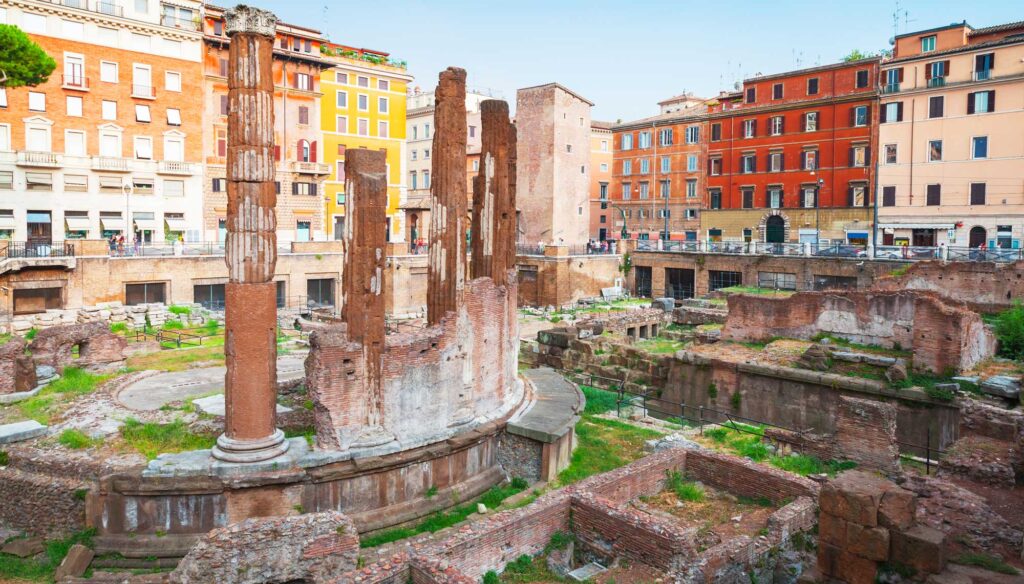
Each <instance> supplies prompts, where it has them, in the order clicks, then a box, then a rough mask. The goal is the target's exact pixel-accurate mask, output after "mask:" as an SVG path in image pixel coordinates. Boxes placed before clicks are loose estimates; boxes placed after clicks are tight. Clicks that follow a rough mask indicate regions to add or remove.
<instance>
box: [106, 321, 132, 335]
mask: <svg viewBox="0 0 1024 584" xmlns="http://www.w3.org/2000/svg"><path fill="white" fill-rule="evenodd" d="M110 332H112V333H114V334H120V333H126V332H128V323H126V322H112V323H110Z"/></svg>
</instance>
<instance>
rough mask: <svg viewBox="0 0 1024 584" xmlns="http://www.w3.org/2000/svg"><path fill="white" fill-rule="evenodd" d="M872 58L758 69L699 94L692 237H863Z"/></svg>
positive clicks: (873, 121) (873, 117) (868, 217)
mask: <svg viewBox="0 0 1024 584" xmlns="http://www.w3.org/2000/svg"><path fill="white" fill-rule="evenodd" d="M879 61H880V59H878V58H872V59H863V60H859V61H853V62H844V63H837V64H833V65H825V66H821V67H813V68H810V69H802V70H799V71H789V72H786V73H780V74H775V75H762V76H758V77H754V78H752V79H747V80H746V81H744V82H743V85H742V89H741V90H740V91H738V92H735V93H723V94H722V95H720V96H719V97H718V99H716V100H713V101H711V102H709V104H708V116H707V117H708V122H707V123H708V132H707V133H708V140H709V143H708V150H707V163H706V164H707V168H706V173H707V190H706V192H705V193H704V206H705V210H704V211H703V212H702V213H701V217H700V229H701V235H702V237H703V238H706V239H708V240H710V241H761V242H769V243H783V242H805V243H811V244H835V243H850V244H867V243H868V241H869V235H870V232H871V229H872V218H873V207H872V206H873V200H874V178H875V176H874V170H873V165H872V164H871V161H872V153H873V152H876V151H877V148H876V144H877V138H878V136H877V127H878V125H877V115H878V111H877V110H878V107H877V104H878V88H877V86H876V82H875V80H876V79H877V78H878V71H879V68H878V66H879Z"/></svg>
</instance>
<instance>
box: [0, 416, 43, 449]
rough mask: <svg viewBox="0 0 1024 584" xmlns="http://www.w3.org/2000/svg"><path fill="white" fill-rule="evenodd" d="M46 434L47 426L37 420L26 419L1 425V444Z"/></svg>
mask: <svg viewBox="0 0 1024 584" xmlns="http://www.w3.org/2000/svg"><path fill="white" fill-rule="evenodd" d="M43 434H46V426H44V425H42V424H40V423H39V422H37V421H35V420H25V421H24V422H15V423H13V424H4V425H3V426H0V444H12V443H14V442H21V441H23V440H30V439H32V438H36V437H37V436H42V435H43Z"/></svg>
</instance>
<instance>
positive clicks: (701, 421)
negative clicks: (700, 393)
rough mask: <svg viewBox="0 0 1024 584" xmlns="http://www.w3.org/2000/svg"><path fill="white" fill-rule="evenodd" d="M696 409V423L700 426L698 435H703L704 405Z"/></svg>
mask: <svg viewBox="0 0 1024 584" xmlns="http://www.w3.org/2000/svg"><path fill="white" fill-rule="evenodd" d="M698 411H699V412H700V421H699V422H698V425H699V426H700V435H701V436H703V435H704V406H700V407H699V408H698Z"/></svg>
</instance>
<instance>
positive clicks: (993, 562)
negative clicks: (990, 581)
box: [950, 552, 1020, 576]
mask: <svg viewBox="0 0 1024 584" xmlns="http://www.w3.org/2000/svg"><path fill="white" fill-rule="evenodd" d="M950 561H951V562H953V563H954V564H962V565H964V566H977V567H979V568H984V569H986V570H989V571H992V572H998V573H1000V574H1010V575H1011V576H1016V575H1017V574H1019V573H1020V572H1019V571H1018V570H1017V568H1014V567H1013V566H1011V565H1010V564H1007V563H1006V562H1004V561H1003V560H1001V559H999V558H997V557H995V556H990V555H987V554H979V553H972V552H964V553H962V554H960V555H958V556H955V557H953V558H951V559H950Z"/></svg>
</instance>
